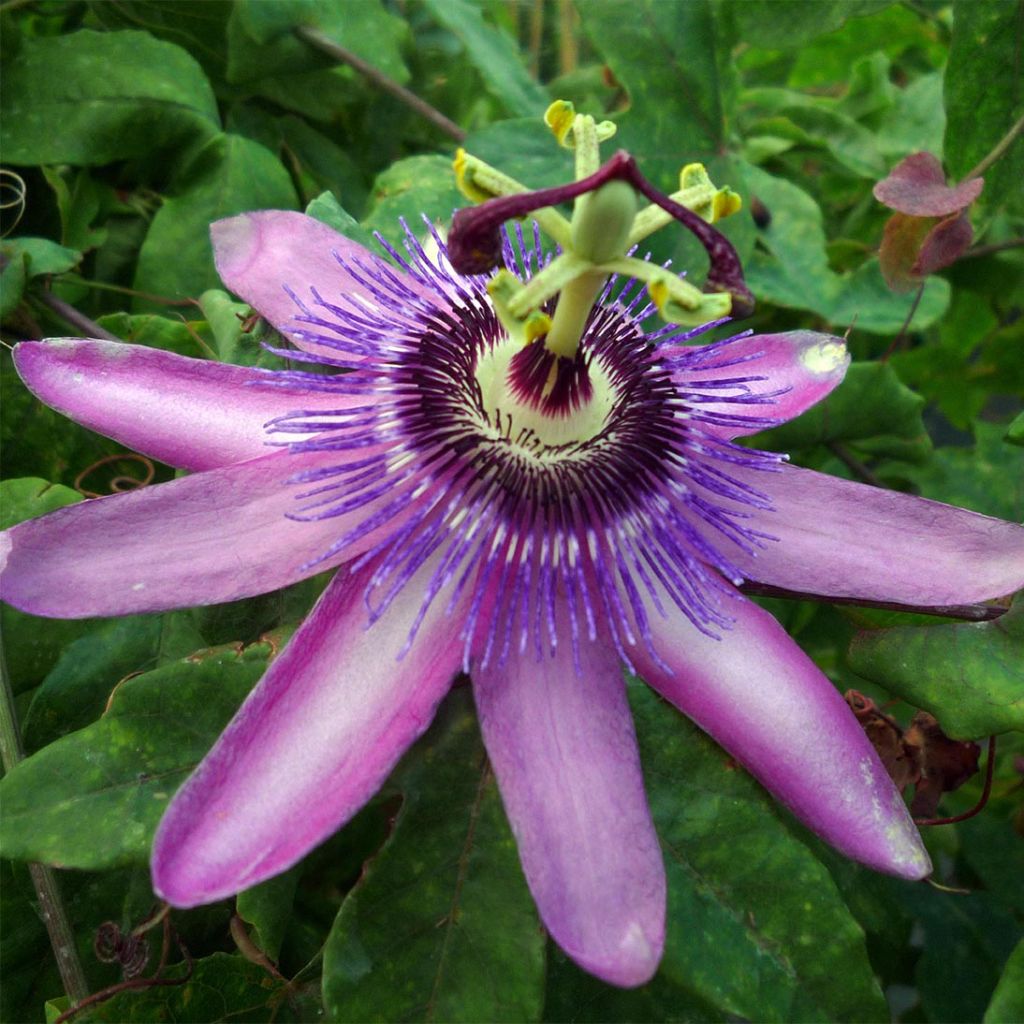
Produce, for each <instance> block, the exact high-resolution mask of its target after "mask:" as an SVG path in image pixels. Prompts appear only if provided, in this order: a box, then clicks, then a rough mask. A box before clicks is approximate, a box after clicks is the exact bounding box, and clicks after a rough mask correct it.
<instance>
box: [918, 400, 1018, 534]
mask: <svg viewBox="0 0 1024 1024" xmlns="http://www.w3.org/2000/svg"><path fill="white" fill-rule="evenodd" d="M1004 430H1005V428H1003V427H1000V426H999V425H998V424H995V423H985V422H982V421H980V420H979V421H978V422H977V423H975V424H974V436H975V446H974V447H973V448H969V447H968V448H960V447H958V448H939V449H937V450H936V451H935V453H934V455H933V457H932V458H931V459H930V460H929V461H928V462H927V463H926V464H925V465H923V466H914V467H908V468H907V470H906V475H907V476H908V477H909V478H910V479H911V481H912V482H913V483H914V484H916V485H917V487H918V488H919V489H920V491H921V493H922V494H923V495H924V497H926V498H933V499H935V500H936V501H944V502H946V503H947V504H950V505H960V506H961V507H963V508H969V509H971V510H972V511H974V512H980V513H982V515H986V516H997V517H998V518H1000V519H1008V520H1010V521H1011V522H1014V523H1020V522H1024V453H1022V452H1020V451H1019V450H1018V449H1017V448H1016V447H1014V446H1011V445H1008V444H1006V443H1005V442H1004V441H1003V436H1002V435H1003V432H1004Z"/></svg>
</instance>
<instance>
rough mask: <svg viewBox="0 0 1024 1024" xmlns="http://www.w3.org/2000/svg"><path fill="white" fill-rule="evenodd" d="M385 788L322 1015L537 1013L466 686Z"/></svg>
mask: <svg viewBox="0 0 1024 1024" xmlns="http://www.w3.org/2000/svg"><path fill="white" fill-rule="evenodd" d="M392 785H393V786H394V787H395V788H397V789H398V791H399V792H400V793H401V794H402V805H401V809H400V811H399V812H398V816H397V818H396V819H395V824H394V831H393V832H392V834H391V836H390V837H389V838H388V840H387V842H386V843H385V845H384V847H383V849H382V850H381V852H380V853H379V854H378V855H377V856H376V857H375V858H374V859H373V861H372V862H371V863H370V864H369V865H368V867H367V868H366V870H365V872H364V874H363V876H362V877H361V878H360V880H359V882H358V883H357V884H356V886H355V888H354V889H353V890H352V891H351V892H350V893H349V895H348V896H347V897H346V899H345V902H344V904H343V905H342V908H341V913H340V914H339V915H338V918H337V920H336V921H335V924H334V928H333V929H332V931H331V935H330V938H329V939H328V940H327V946H326V948H325V950H324V1004H325V1006H326V1009H327V1012H328V1014H329V1015H330V1017H331V1019H332V1020H336V1021H353V1020H378V1021H529V1020H537V1019H539V1017H540V1012H541V1005H542V1000H543V986H544V942H543V938H542V934H541V930H540V925H539V923H538V921H537V916H536V911H535V910H534V907H533V901H532V900H531V898H530V893H529V891H528V889H527V888H526V882H525V880H524V878H523V876H522V871H521V869H520V867H519V862H518V858H517V856H516V849H515V843H514V841H513V838H512V833H511V831H510V829H509V826H508V822H507V821H506V819H505V815H504V812H503V810H502V807H501V800H500V798H499V796H498V789H497V785H496V783H495V780H494V776H493V774H492V772H491V770H490V768H489V766H488V762H487V756H486V754H485V753H484V749H483V744H482V743H481V741H480V736H479V733H478V731H477V726H476V721H475V718H474V715H473V711H472V703H471V701H470V700H469V694H468V692H467V691H465V690H463V691H461V692H456V693H455V694H454V695H453V696H452V697H451V698H450V699H449V700H448V702H447V703H446V704H445V705H444V706H443V707H442V710H441V713H440V715H439V716H438V721H437V723H436V724H435V725H434V727H433V729H432V730H431V732H430V733H428V734H427V736H426V738H425V739H424V740H423V741H422V742H421V743H420V744H419V745H418V746H417V747H416V748H415V749H414V751H413V753H412V754H411V755H410V756H409V757H408V759H407V760H406V761H405V762H404V763H403V765H402V766H401V767H400V768H399V770H398V772H397V774H396V775H395V776H394V777H393V779H392Z"/></svg>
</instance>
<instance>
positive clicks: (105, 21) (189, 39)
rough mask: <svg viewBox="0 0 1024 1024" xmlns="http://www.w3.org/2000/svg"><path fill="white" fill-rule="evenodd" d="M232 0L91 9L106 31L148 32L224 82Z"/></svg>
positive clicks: (105, 3)
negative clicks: (186, 53) (226, 43)
mask: <svg viewBox="0 0 1024 1024" xmlns="http://www.w3.org/2000/svg"><path fill="white" fill-rule="evenodd" d="M231 7H232V3H231V0H203V2H202V3H196V2H195V0H160V3H158V4H154V3H149V2H148V0H118V2H117V3H113V4H112V3H110V2H109V0H90V2H89V10H90V13H91V14H92V16H93V17H95V18H96V19H97V20H98V21H99V22H100V24H102V25H103V26H105V27H106V28H112V29H118V28H140V29H145V31H146V32H148V33H150V35H153V36H156V38H157V39H166V40H167V41H168V42H172V43H175V44H177V45H178V46H180V47H182V48H183V49H185V50H188V52H189V53H191V54H192V56H193V57H195V58H196V60H198V61H199V63H200V64H201V65H202V66H203V68H204V69H205V70H206V71H207V73H208V74H210V75H212V76H214V77H215V78H218V79H222V78H223V77H224V70H225V64H226V60H227V58H226V55H225V52H224V35H225V27H226V25H227V20H228V15H229V14H230V13H231Z"/></svg>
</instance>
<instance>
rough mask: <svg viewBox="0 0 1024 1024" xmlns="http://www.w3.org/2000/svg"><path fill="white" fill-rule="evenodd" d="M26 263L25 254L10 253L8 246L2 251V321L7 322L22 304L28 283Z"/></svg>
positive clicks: (0, 287) (0, 312)
mask: <svg viewBox="0 0 1024 1024" xmlns="http://www.w3.org/2000/svg"><path fill="white" fill-rule="evenodd" d="M25 263H26V260H25V254H24V253H23V252H19V251H17V250H16V249H13V248H12V249H11V250H10V252H8V251H7V247H6V246H4V249H3V251H0V320H4V321H6V319H7V318H8V317H9V316H10V315H11V314H12V313H13V312H14V311H15V310H16V309H17V308H18V306H19V305H20V304H21V297H22V296H23V295H24V294H25V284H26V282H27V281H28V273H27V270H26V267H25Z"/></svg>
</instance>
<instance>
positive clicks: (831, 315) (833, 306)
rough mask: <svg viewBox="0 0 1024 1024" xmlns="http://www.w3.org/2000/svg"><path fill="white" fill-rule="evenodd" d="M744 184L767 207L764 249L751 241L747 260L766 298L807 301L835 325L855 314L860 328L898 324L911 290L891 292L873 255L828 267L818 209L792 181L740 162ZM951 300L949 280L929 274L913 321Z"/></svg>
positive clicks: (890, 328)
mask: <svg viewBox="0 0 1024 1024" xmlns="http://www.w3.org/2000/svg"><path fill="white" fill-rule="evenodd" d="M744 173H745V176H746V181H747V187H748V188H749V190H750V193H751V194H752V195H755V196H757V198H758V199H760V200H761V202H762V203H764V204H765V206H766V207H767V208H768V211H769V212H770V214H771V223H770V224H769V225H768V226H767V227H765V228H761V229H760V230H759V232H758V238H759V240H760V241H761V243H762V244H763V245H764V249H765V250H766V251H762V250H761V249H760V248H759V249H756V250H755V251H754V253H753V255H752V256H751V258H750V260H749V261H748V262H747V265H746V275H747V283H748V284H749V285H750V287H751V288H752V289H753V291H754V294H755V295H756V296H757V297H758V298H759V299H762V300H764V301H766V302H772V303H775V304H776V305H779V306H788V307H790V308H793V309H808V310H811V311H812V312H815V313H819V314H820V315H821V316H823V317H825V318H826V319H827V320H828V321H829V323H830V324H832V325H833V326H846V325H848V324H852V323H853V322H854V321H856V323H857V327H858V329H860V330H863V331H873V332H877V333H879V334H889V333H895V332H896V331H898V330H899V329H900V328H901V327H902V325H903V323H904V321H905V319H906V317H907V314H908V313H909V312H910V308H911V305H912V304H913V298H912V297H911V296H907V295H896V294H894V293H893V292H891V291H890V290H889V289H888V287H887V286H886V284H885V282H884V280H883V279H882V274H881V271H880V270H879V268H878V261H877V260H876V259H871V260H868V261H867V262H866V263H864V264H863V265H862V266H860V267H859V268H858V269H857V270H856V271H853V272H852V273H846V274H836V273H834V272H833V271H832V270H831V269H830V268H829V265H828V256H827V254H826V251H825V231H824V227H823V223H822V214H821V209H820V208H819V206H818V204H817V203H816V202H815V201H814V199H812V198H811V196H810V195H808V193H806V192H805V191H804V190H803V189H802V188H800V187H799V186H798V185H794V184H793V183H792V182H791V181H787V180H785V179H783V178H777V177H774V176H773V175H771V174H768V173H767V172H766V171H764V170H762V169H761V168H760V167H754V166H753V165H751V164H744ZM948 302H949V285H948V284H947V283H946V281H944V280H942V279H941V278H935V277H932V278H929V279H928V280H927V282H926V283H925V288H924V293H923V295H922V296H921V301H920V302H919V303H918V306H917V312H916V313H915V314H914V318H913V320H912V321H911V325H910V326H911V328H912V329H917V330H920V329H922V328H924V327H927V326H928V325H929V324H931V323H934V322H935V320H937V319H938V318H939V317H940V316H941V315H942V313H943V312H944V311H945V309H946V306H947V304H948Z"/></svg>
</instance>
